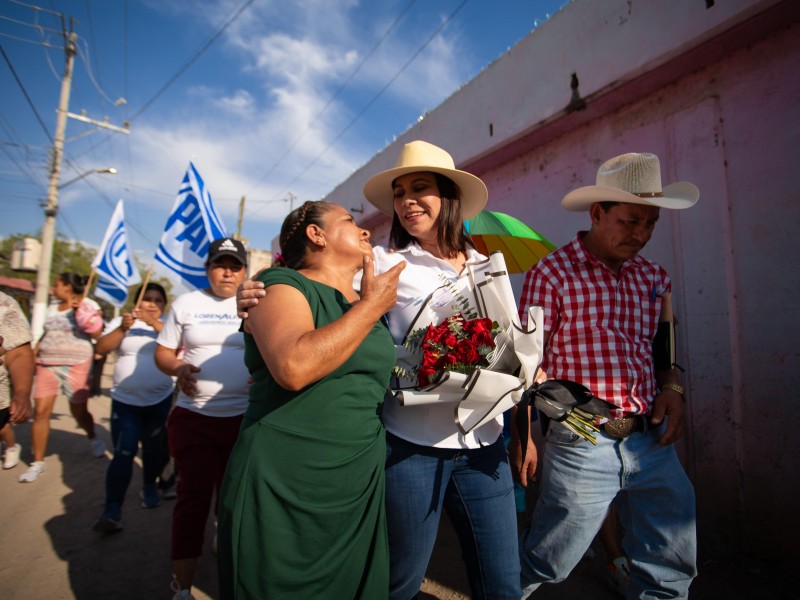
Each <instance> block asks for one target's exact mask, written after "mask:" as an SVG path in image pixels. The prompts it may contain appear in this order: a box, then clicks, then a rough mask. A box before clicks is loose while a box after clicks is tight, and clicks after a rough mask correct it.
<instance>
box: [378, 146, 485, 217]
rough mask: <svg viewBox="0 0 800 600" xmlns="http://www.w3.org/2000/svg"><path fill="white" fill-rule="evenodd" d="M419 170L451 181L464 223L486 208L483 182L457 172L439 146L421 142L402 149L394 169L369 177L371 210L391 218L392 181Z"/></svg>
mask: <svg viewBox="0 0 800 600" xmlns="http://www.w3.org/2000/svg"><path fill="white" fill-rule="evenodd" d="M421 171H427V172H431V173H439V174H440V175H444V176H445V177H449V178H450V179H452V180H453V182H454V183H455V184H456V185H457V186H458V188H459V189H460V190H461V216H462V218H463V219H464V220H466V219H471V218H472V217H474V216H475V215H477V214H478V213H479V212H481V211H482V210H483V208H484V207H485V206H486V200H487V199H488V198H489V191H488V190H487V189H486V185H485V184H484V183H483V181H481V180H480V179H479V178H478V177H475V175H473V174H472V173H467V172H466V171H459V170H458V169H456V166H455V163H454V162H453V157H452V156H450V155H449V154H448V153H447V152H445V151H444V150H442V149H441V148H439V147H438V146H434V145H433V144H429V143H428V142H423V141H421V140H417V141H414V142H409V143H408V144H406V145H405V146H403V149H402V150H401V151H400V156H399V157H398V158H397V164H396V165H395V167H394V168H393V169H388V170H386V171H382V172H381V173H378V174H377V175H375V176H373V177H370V178H369V179H368V180H367V182H366V183H365V184H364V196H365V197H366V198H367V200H368V201H369V203H370V204H372V205H373V206H374V207H376V208H378V209H379V210H381V211H382V212H384V213H386V214H387V215H393V214H394V191H393V190H392V182H394V180H395V179H397V178H398V177H400V176H401V175H406V174H408V173H418V172H421Z"/></svg>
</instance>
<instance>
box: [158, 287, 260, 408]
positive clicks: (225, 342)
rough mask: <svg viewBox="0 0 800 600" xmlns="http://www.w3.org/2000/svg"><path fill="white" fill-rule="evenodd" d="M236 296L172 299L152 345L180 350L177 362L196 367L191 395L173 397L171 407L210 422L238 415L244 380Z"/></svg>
mask: <svg viewBox="0 0 800 600" xmlns="http://www.w3.org/2000/svg"><path fill="white" fill-rule="evenodd" d="M240 325H241V319H239V317H238V316H237V315H236V296H233V297H231V298H217V297H216V296H213V295H211V294H209V293H208V292H206V291H205V290H195V291H193V292H188V293H186V294H183V295H181V296H178V298H176V299H175V300H174V301H173V303H172V307H171V308H170V310H169V312H168V313H167V318H166V321H165V322H164V327H163V328H162V329H161V333H160V334H159V335H158V339H157V340H156V341H157V343H158V344H159V345H161V346H164V347H166V348H171V349H174V350H177V349H179V348H181V347H182V348H183V350H184V354H183V360H184V361H186V362H187V363H189V364H192V365H194V366H196V367H200V369H201V370H200V372H199V373H197V374H196V377H197V395H195V396H193V397H192V396H187V395H186V394H184V393H183V392H179V393H178V399H177V401H176V406H180V407H182V408H185V409H187V410H191V411H194V412H198V413H201V414H204V415H208V416H211V417H236V416H239V415H241V414H243V413H244V411H245V409H246V408H247V400H248V387H249V385H248V383H247V382H248V379H249V377H250V374H249V373H248V371H247V368H246V367H245V364H244V334H242V333H241V332H240V331H239V326H240Z"/></svg>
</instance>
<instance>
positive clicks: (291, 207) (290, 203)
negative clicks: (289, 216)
mask: <svg viewBox="0 0 800 600" xmlns="http://www.w3.org/2000/svg"><path fill="white" fill-rule="evenodd" d="M296 198H297V196H295V195H294V194H293V193H292V192H289V212H292V211H293V210H294V201H295V199H296Z"/></svg>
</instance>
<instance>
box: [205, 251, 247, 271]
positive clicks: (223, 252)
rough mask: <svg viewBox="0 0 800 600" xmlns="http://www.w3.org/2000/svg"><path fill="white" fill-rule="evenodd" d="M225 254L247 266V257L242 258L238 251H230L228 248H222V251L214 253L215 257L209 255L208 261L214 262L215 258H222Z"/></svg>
mask: <svg viewBox="0 0 800 600" xmlns="http://www.w3.org/2000/svg"><path fill="white" fill-rule="evenodd" d="M223 256H230V257H231V258H235V259H236V260H237V261H238V262H240V263H241V264H243V265H244V266H245V267H246V266H247V260H246V259H245V260H242V257H241V256H239V255H238V254H237V253H235V252H229V251H228V250H222V251H221V252H217V253H216V254H215V255H214V258H211V256H209V257H208V260H207V262H208V263H209V264H210V263H212V262H214V261H215V260H217V259H219V258H222V257H223Z"/></svg>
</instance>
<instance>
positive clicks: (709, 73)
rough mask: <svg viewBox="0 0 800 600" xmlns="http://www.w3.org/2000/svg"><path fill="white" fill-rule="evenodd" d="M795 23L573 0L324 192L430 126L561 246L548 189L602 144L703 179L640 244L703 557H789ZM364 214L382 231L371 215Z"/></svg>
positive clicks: (741, 12)
mask: <svg viewBox="0 0 800 600" xmlns="http://www.w3.org/2000/svg"><path fill="white" fill-rule="evenodd" d="M799 22H800V3H798V2H794V1H784V2H776V1H745V0H741V1H729V2H709V1H705V0H701V1H688V0H685V1H684V0H648V1H646V2H645V1H644V0H640V1H635V0H631V1H628V2H623V1H619V2H617V1H604V2H594V1H592V0H575V1H574V2H573V3H571V4H570V5H569V6H568V7H567V8H566V9H565V10H564V11H562V12H561V13H559V14H557V15H556V16H555V17H554V18H553V19H552V20H551V21H550V22H548V23H546V24H545V25H544V26H543V27H541V28H540V29H539V30H537V31H535V32H534V33H532V34H531V35H530V36H528V37H527V38H526V39H524V40H522V41H521V42H520V43H519V44H518V45H517V46H515V47H514V48H512V49H511V50H510V51H509V53H507V54H506V55H504V56H503V57H501V58H500V59H498V60H497V61H496V62H495V63H494V64H493V65H492V66H491V67H490V68H488V69H487V70H485V71H484V72H483V73H481V74H480V75H479V76H478V77H477V78H476V79H475V80H473V81H472V82H470V83H469V84H468V85H466V86H464V87H463V88H462V89H461V90H460V91H459V92H457V93H456V94H455V95H454V96H452V97H451V98H449V99H448V100H447V101H446V102H444V103H443V104H442V105H441V106H440V107H438V108H437V109H436V110H434V111H433V112H432V113H431V114H430V115H428V116H427V117H426V118H425V120H423V121H422V122H421V123H419V124H418V125H416V126H414V127H413V128H411V129H410V130H409V131H407V132H405V133H404V134H403V135H402V136H401V137H400V138H399V139H398V140H397V142H395V143H394V144H392V145H391V146H389V147H388V148H387V149H386V150H385V151H383V152H381V153H380V154H378V155H376V156H375V157H374V158H373V159H372V160H371V161H370V162H369V163H368V164H366V165H365V166H364V167H363V168H362V169H360V170H359V171H358V172H356V173H355V174H354V175H353V176H352V177H351V178H350V179H348V180H347V181H345V182H343V183H342V185H341V186H339V187H338V188H337V189H336V190H334V192H332V194H331V196H330V197H332V198H335V197H340V198H341V197H359V196H357V195H356V194H360V193H361V186H362V185H363V182H364V181H365V180H366V179H367V177H368V176H369V175H370V174H373V173H375V172H377V171H379V170H381V169H384V168H388V167H390V166H393V163H394V160H395V158H396V156H397V153H398V150H399V147H400V145H401V144H403V143H405V142H407V141H409V140H412V139H425V140H428V141H431V142H433V143H436V144H439V145H441V146H443V147H445V148H448V149H450V150H451V151H452V153H453V155H454V158H455V159H456V162H457V164H458V165H459V166H460V167H461V168H466V169H468V170H470V171H472V172H474V173H476V174H478V175H480V176H481V177H482V178H483V179H484V181H485V182H486V184H487V186H488V188H489V192H490V203H489V208H490V209H491V210H497V211H501V212H507V213H510V214H512V215H514V216H516V217H518V218H520V219H522V220H523V221H525V222H527V223H529V224H530V225H532V226H533V227H534V228H536V229H537V230H539V231H541V232H542V233H543V234H544V235H546V236H547V237H548V238H550V239H551V240H552V241H553V242H555V243H557V244H562V243H565V242H567V241H568V240H569V239H570V238H571V237H572V236H573V235H574V234H575V232H576V231H577V230H578V229H580V228H586V227H588V217H587V216H586V215H585V214H580V213H578V214H575V213H567V212H566V211H564V210H563V209H561V207H560V200H561V198H562V197H563V195H564V194H565V193H566V192H568V191H569V190H571V189H574V188H576V187H579V186H582V185H590V184H593V183H594V177H595V173H596V170H597V166H598V165H599V164H600V163H601V162H603V161H604V160H605V159H607V158H609V157H611V156H614V155H616V154H620V153H623V152H628V151H647V152H654V153H656V154H657V155H658V156H659V157H660V158H661V161H662V177H663V180H664V182H665V183H671V182H673V181H678V180H688V181H692V182H693V183H695V184H697V185H698V186H699V188H700V191H701V196H700V201H699V203H698V204H697V206H695V207H694V208H692V209H690V210H687V211H675V212H669V211H662V218H661V220H660V221H659V224H658V227H657V232H656V235H655V236H654V238H653V240H652V241H651V242H650V245H649V246H648V247H647V248H646V249H645V251H644V254H645V255H646V256H648V257H650V258H652V259H654V260H656V261H658V262H660V263H661V264H663V265H664V266H665V267H666V268H667V269H668V271H669V272H670V273H671V275H672V277H673V280H674V291H675V296H676V307H675V309H676V312H677V314H678V316H679V318H680V325H679V328H678V340H679V356H680V359H679V362H680V363H681V364H682V365H683V366H684V367H685V368H686V373H685V375H684V380H685V382H686V384H687V388H688V394H687V395H688V400H689V411H690V413H689V414H690V422H689V427H688V429H687V432H686V434H685V436H684V439H683V440H682V441H681V442H680V443H679V452H680V454H681V457H682V459H683V461H684V464H685V466H686V468H687V471H688V472H689V474H690V476H691V478H692V480H693V481H694V484H695V487H696V490H697V497H698V511H699V533H700V542H701V552H702V553H703V554H704V555H705V556H706V557H709V556H715V557H719V556H723V555H725V554H727V553H730V552H736V553H739V554H743V555H749V554H755V555H759V556H763V557H774V558H786V557H787V556H797V555H798V550H797V548H798V544H797V542H796V540H797V539H798V538H797V536H798V534H800V519H797V517H796V511H795V510H794V509H795V507H796V506H797V504H798V501H797V493H798V492H800V475H798V473H800V438H798V436H797V435H795V433H794V432H795V429H796V424H795V419H794V418H793V416H794V414H795V412H794V408H795V406H796V405H797V401H796V399H795V392H794V390H797V389H798V387H800V386H799V385H798V384H800V360H798V356H799V353H798V350H797V347H798V342H797V336H798V333H800V327H798V326H797V322H798V320H800V277H798V275H797V267H796V265H797V264H798V262H799V261H798V259H800V250H798V245H797V244H796V243H795V242H794V236H795V235H796V230H797V228H798V225H800V218H798V217H800V210H799V209H798V202H797V200H798V195H800V194H799V193H798V191H797V190H798V189H800V159H799V158H798V157H799V156H800V117H799V116H798V107H799V106H800V82H798V78H797V77H796V74H797V73H800V25H799V24H798V23H799ZM572 73H575V74H576V76H577V78H578V82H579V86H578V89H577V91H578V93H579V95H580V99H581V100H583V101H584V102H585V108H583V109H582V110H572V109H571V108H569V104H570V101H571V100H572V94H573V91H572V89H571V88H570V87H569V82H570V79H571V75H572ZM574 106H577V105H574ZM366 206H368V205H366ZM362 223H364V224H365V225H366V226H369V227H371V228H372V229H373V231H374V233H375V236H374V237H375V238H376V240H377V241H382V240H385V236H386V231H387V221H386V218H385V217H383V216H382V215H380V214H379V213H377V212H376V211H374V210H372V211H370V210H367V213H366V214H365V215H364V218H363V219H362Z"/></svg>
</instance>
